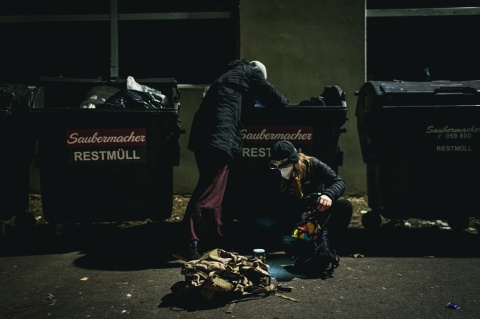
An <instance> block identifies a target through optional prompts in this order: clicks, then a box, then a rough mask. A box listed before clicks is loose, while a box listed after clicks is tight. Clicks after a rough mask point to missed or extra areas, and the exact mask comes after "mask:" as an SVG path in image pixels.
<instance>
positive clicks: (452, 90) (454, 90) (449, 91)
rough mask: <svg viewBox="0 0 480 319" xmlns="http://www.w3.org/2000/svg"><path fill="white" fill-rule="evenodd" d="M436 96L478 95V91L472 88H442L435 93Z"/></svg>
mask: <svg viewBox="0 0 480 319" xmlns="http://www.w3.org/2000/svg"><path fill="white" fill-rule="evenodd" d="M433 93H434V94H477V93H478V92H477V90H476V89H475V88H472V87H451V86H442V87H440V88H438V89H435V90H434V91H433Z"/></svg>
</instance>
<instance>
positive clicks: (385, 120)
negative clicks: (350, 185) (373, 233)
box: [355, 80, 480, 229]
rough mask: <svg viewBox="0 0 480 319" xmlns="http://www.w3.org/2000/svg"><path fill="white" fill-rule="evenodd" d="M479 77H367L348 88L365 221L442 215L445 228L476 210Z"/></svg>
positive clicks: (461, 223) (462, 223) (459, 224)
mask: <svg viewBox="0 0 480 319" xmlns="http://www.w3.org/2000/svg"><path fill="white" fill-rule="evenodd" d="M479 90H480V81H477V80H474V81H433V82H404V81H390V82H388V81H387V82H382V81H369V82H366V83H364V84H363V85H362V87H361V89H360V90H359V91H358V92H356V94H357V96H358V100H357V107H356V112H355V114H356V117H357V128H358V135H359V140H360V146H361V150H362V157H363V161H364V162H365V163H366V168H367V191H368V204H369V206H370V208H371V211H369V212H368V213H367V214H365V215H364V216H363V219H362V222H363V224H364V227H365V228H370V229H375V228H378V227H379V226H380V225H381V223H382V216H383V217H385V218H388V219H398V220H405V219H408V218H418V219H426V220H428V219H445V220H447V221H448V223H449V225H450V227H451V228H453V229H463V228H465V227H467V226H468V223H469V218H470V217H476V216H478V215H479V214H480V209H479V208H478V205H477V200H476V199H477V197H478V193H479V190H480V189H479V187H478V186H476V183H475V182H476V181H477V180H478V178H479V177H480V166H479V165H478V164H479V160H480V91H479Z"/></svg>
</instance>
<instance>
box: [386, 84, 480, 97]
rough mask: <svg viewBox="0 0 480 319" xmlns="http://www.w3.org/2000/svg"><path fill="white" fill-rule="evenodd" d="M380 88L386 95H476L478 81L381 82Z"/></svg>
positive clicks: (478, 88)
mask: <svg viewBox="0 0 480 319" xmlns="http://www.w3.org/2000/svg"><path fill="white" fill-rule="evenodd" d="M380 88H381V91H382V92H383V93H386V94H395V93H401V94H405V93H431V94H432V93H433V94H478V93H479V92H480V81H458V82H453V81H433V82H383V83H382V84H381V85H380Z"/></svg>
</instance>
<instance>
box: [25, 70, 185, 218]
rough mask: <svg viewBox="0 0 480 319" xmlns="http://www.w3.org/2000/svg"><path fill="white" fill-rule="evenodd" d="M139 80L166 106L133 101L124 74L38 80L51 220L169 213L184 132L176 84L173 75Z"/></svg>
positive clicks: (41, 161)
mask: <svg viewBox="0 0 480 319" xmlns="http://www.w3.org/2000/svg"><path fill="white" fill-rule="evenodd" d="M136 81H137V82H138V84H140V85H144V86H146V87H147V88H150V89H154V90H157V91H160V92H161V93H162V94H164V95H165V97H166V99H165V100H164V104H163V105H162V107H144V106H142V103H137V102H139V101H132V100H131V98H132V96H133V97H134V98H137V97H138V96H137V95H136V94H137V93H138V92H131V90H126V89H125V88H126V80H124V79H114V80H102V79H74V78H47V77H42V78H41V79H40V80H39V87H41V88H42V89H43V104H44V108H43V109H36V110H34V116H35V120H36V121H37V122H38V132H39V133H38V154H37V156H36V161H37V166H38V168H39V174H40V188H41V194H42V205H43V214H44V217H45V219H46V220H47V221H48V222H49V223H53V224H65V223H82V222H84V223H89V222H105V221H106V222H108V221H111V222H122V221H139V220H145V219H151V220H153V221H161V220H164V219H166V218H168V217H170V216H171V212H172V204H173V166H177V165H179V157H180V155H179V154H180V153H179V144H178V138H179V135H180V134H181V131H182V130H181V128H180V125H179V92H178V90H177V83H176V80H175V79H173V78H155V79H143V80H142V79H139V80H136ZM96 89H98V90H96ZM92 91H93V92H94V93H98V94H93V95H91V94H90V93H91V92H92ZM89 92H90V93H89ZM133 94H135V96H134V95H133ZM99 96H102V98H101V99H99ZM112 100H113V101H116V102H120V103H124V104H123V105H122V104H118V105H116V104H112ZM92 101H99V103H98V104H96V105H95V103H94V102H92ZM140 102H142V101H140ZM132 103H133V104H132ZM92 104H93V106H92Z"/></svg>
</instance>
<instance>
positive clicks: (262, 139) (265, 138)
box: [241, 126, 313, 144]
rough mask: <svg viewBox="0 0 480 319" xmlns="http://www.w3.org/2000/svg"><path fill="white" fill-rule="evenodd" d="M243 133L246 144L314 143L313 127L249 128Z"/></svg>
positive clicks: (243, 130)
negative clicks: (287, 141)
mask: <svg viewBox="0 0 480 319" xmlns="http://www.w3.org/2000/svg"><path fill="white" fill-rule="evenodd" d="M241 132H242V137H243V142H244V143H245V144H255V143H259V144H272V143H275V142H276V141H280V140H289V141H291V142H292V143H294V144H311V143H313V128H312V126H247V127H245V128H244V129H242V131H241Z"/></svg>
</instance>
